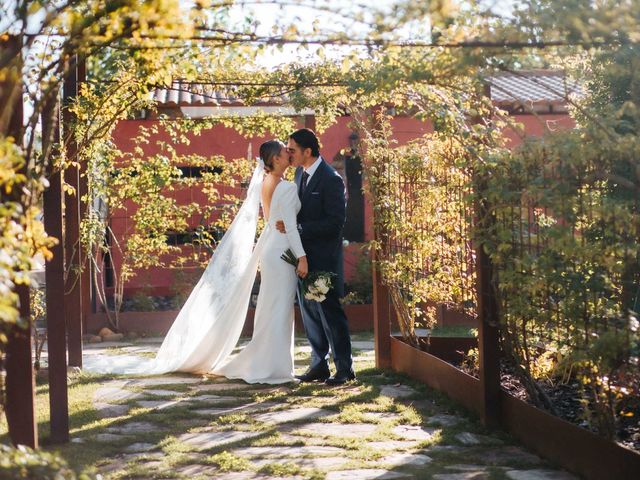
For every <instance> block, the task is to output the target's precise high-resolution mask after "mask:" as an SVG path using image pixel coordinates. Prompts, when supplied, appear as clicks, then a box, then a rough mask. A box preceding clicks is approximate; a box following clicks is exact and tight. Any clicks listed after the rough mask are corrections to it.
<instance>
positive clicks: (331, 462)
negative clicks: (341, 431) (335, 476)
mask: <svg viewBox="0 0 640 480" xmlns="http://www.w3.org/2000/svg"><path fill="white" fill-rule="evenodd" d="M349 462H350V460H349V459H348V458H344V457H293V458H286V459H281V460H277V459H273V458H260V459H253V460H251V463H252V464H253V465H254V466H255V467H256V468H261V467H264V466H265V465H270V464H274V463H276V464H277V463H288V464H293V465H296V466H298V467H300V468H314V469H318V470H327V469H333V468H337V467H342V466H344V465H345V464H346V463H349Z"/></svg>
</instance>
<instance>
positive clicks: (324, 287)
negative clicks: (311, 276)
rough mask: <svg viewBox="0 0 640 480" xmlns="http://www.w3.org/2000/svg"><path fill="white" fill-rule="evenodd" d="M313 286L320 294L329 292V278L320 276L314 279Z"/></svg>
mask: <svg viewBox="0 0 640 480" xmlns="http://www.w3.org/2000/svg"><path fill="white" fill-rule="evenodd" d="M314 286H315V288H316V289H318V291H319V292H320V293H321V294H323V295H326V294H327V293H328V292H329V288H331V280H329V279H328V278H326V277H320V278H318V279H317V280H316V282H315V284H314Z"/></svg>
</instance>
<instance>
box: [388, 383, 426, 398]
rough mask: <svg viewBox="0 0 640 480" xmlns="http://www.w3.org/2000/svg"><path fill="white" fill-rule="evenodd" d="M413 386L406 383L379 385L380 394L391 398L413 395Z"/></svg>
mask: <svg viewBox="0 0 640 480" xmlns="http://www.w3.org/2000/svg"><path fill="white" fill-rule="evenodd" d="M416 393H418V392H416V391H415V390H414V389H413V388H411V387H409V386H407V385H382V386H380V395H383V396H385V397H391V398H406V397H410V396H412V395H415V394H416Z"/></svg>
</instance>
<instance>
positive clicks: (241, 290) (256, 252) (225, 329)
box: [85, 140, 308, 384]
mask: <svg viewBox="0 0 640 480" xmlns="http://www.w3.org/2000/svg"><path fill="white" fill-rule="evenodd" d="M288 167H289V156H288V154H287V151H286V148H285V145H284V144H283V143H282V142H280V141H278V140H270V141H268V142H265V143H263V144H262V145H261V146H260V161H259V165H258V167H256V169H255V171H254V173H253V176H252V179H251V183H250V184H249V189H248V191H247V198H246V200H245V201H244V203H243V204H242V207H241V208H240V210H239V211H238V214H237V215H236V218H235V219H234V220H233V222H232V224H231V226H230V228H229V230H227V232H226V234H225V235H224V237H223V238H222V240H221V241H220V243H219V244H218V246H217V248H216V250H215V252H214V254H213V257H212V258H211V261H210V262H209V265H208V266H207V268H206V269H205V271H204V273H203V275H202V277H201V278H200V280H199V281H198V283H197V284H196V286H195V288H194V289H193V291H192V292H191V294H190V295H189V298H188V299H187V301H186V303H185V304H184V306H183V307H182V310H180V313H179V314H178V316H177V318H176V320H175V321H174V323H173V325H172V326H171V329H170V330H169V332H168V333H167V336H166V337H165V339H164V341H163V342H162V345H161V347H160V349H159V350H158V353H157V355H156V357H155V358H154V359H152V360H146V361H145V359H142V358H140V357H139V356H132V355H129V356H118V357H116V358H113V357H112V358H111V359H105V358H104V357H102V358H100V359H98V358H92V359H91V360H93V361H87V362H85V368H86V369H87V370H89V371H95V372H101V373H131V374H134V373H135V374H160V373H167V372H178V371H179V372H191V373H213V374H216V375H223V376H225V377H227V378H237V379H242V380H244V381H246V382H248V383H271V384H276V383H286V382H290V381H294V371H293V322H294V310H293V302H294V297H295V292H296V285H297V278H296V276H300V277H302V278H304V277H305V276H306V275H307V273H308V264H307V257H306V255H305V252H304V249H303V248H302V242H301V240H300V235H299V234H298V230H297V228H296V215H297V213H298V210H300V200H299V198H298V192H297V188H296V185H295V184H294V183H292V182H289V181H286V180H284V179H283V175H284V173H285V171H286V170H287V168H288ZM265 172H266V174H265ZM260 203H262V211H263V215H264V219H265V224H266V225H265V228H264V231H263V232H262V234H261V235H260V238H259V239H258V242H257V243H256V245H255V247H254V245H253V242H254V239H255V235H256V225H257V220H258V211H259V206H260ZM277 220H282V221H283V222H284V224H285V226H286V231H287V233H280V232H279V231H278V230H277V229H276V228H275V224H276V221H277ZM287 249H291V250H292V251H293V253H294V254H295V256H296V257H298V260H299V261H298V266H297V268H296V269H294V268H293V267H292V266H291V265H290V264H288V263H287V262H285V261H284V260H282V259H281V258H280V256H281V255H282V254H283V253H284V252H285V250H287ZM258 265H259V266H260V276H261V282H260V292H259V294H258V302H257V305H256V312H255V317H254V328H253V337H252V339H251V341H250V342H249V344H248V345H247V346H246V347H245V348H244V349H243V350H241V351H240V352H239V353H238V354H237V355H235V356H234V355H232V351H233V349H234V348H235V346H236V343H237V342H238V339H239V338H240V333H241V332H242V327H243V326H244V322H245V318H246V315H247V309H248V307H249V297H250V295H251V289H252V287H253V283H254V281H255V276H256V272H257V269H258ZM87 360H89V359H87Z"/></svg>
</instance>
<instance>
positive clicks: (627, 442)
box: [424, 349, 640, 452]
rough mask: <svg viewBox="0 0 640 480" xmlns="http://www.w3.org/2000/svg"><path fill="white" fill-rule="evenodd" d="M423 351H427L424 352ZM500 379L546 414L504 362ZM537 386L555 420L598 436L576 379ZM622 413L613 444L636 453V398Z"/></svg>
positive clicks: (639, 409) (639, 402) (639, 443)
mask: <svg viewBox="0 0 640 480" xmlns="http://www.w3.org/2000/svg"><path fill="white" fill-rule="evenodd" d="M424 350H425V351H429V350H428V349H424ZM429 353H431V354H433V355H436V356H438V357H439V358H442V359H443V360H445V361H447V362H449V363H451V364H452V365H453V366H455V367H457V368H461V365H462V358H461V357H457V358H456V357H455V356H452V355H449V356H444V357H441V356H440V355H438V353H434V351H429ZM462 370H464V371H465V372H466V373H468V374H469V375H472V376H474V377H476V378H478V373H477V372H473V371H469V370H468V369H465V368H463V369H462ZM500 377H501V379H500V380H501V387H502V389H503V390H504V391H505V392H507V393H508V394H509V395H511V396H512V397H514V398H517V399H518V400H522V401H524V402H526V403H528V404H529V405H533V406H535V407H537V408H540V409H542V410H545V411H547V412H548V410H547V409H545V408H544V407H542V406H540V405H536V404H535V403H534V402H533V401H532V400H531V397H530V396H529V394H528V392H527V390H526V389H525V387H524V385H523V384H522V382H521V381H520V379H519V378H518V377H517V375H516V374H515V373H514V371H513V368H512V367H510V366H509V365H508V364H507V362H502V364H501V374H500ZM538 385H539V386H540V388H541V389H542V391H543V392H544V393H545V394H546V395H547V397H549V399H550V400H551V403H552V404H553V406H554V408H555V409H556V413H557V416H558V417H559V418H561V419H563V420H566V421H568V422H571V423H573V424H574V425H578V426H579V427H582V428H584V429H586V430H589V431H591V432H593V433H595V434H598V431H597V429H596V428H595V427H594V426H593V425H591V424H590V423H589V421H588V420H587V413H586V412H585V408H584V406H583V404H582V401H581V399H585V400H587V401H591V399H592V398H593V397H592V395H590V394H589V392H584V391H583V390H582V387H581V385H580V382H579V381H578V380H576V379H573V378H572V379H570V380H569V381H568V382H565V383H552V382H550V381H546V382H538ZM626 412H628V413H631V414H632V415H628V416H620V417H619V418H618V420H619V427H618V431H617V438H616V442H617V443H618V444H619V445H622V446H624V447H627V448H630V449H632V450H636V451H638V452H640V399H636V401H635V406H634V408H631V409H629V408H627V409H626ZM549 413H552V412H549Z"/></svg>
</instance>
